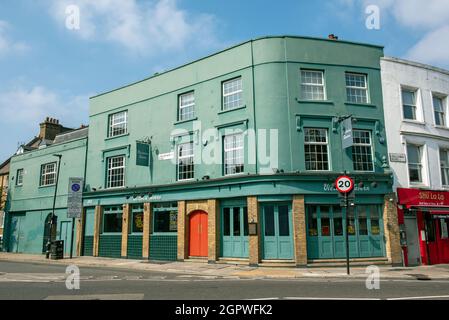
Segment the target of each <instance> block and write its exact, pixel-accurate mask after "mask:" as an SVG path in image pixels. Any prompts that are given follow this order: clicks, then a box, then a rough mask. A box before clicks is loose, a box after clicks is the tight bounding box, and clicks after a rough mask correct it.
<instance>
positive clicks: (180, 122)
mask: <svg viewBox="0 0 449 320" xmlns="http://www.w3.org/2000/svg"><path fill="white" fill-rule="evenodd" d="M195 120H198V117H195V118H192V119H187V120H179V121H176V122H175V123H174V125H175V126H176V125H178V124H182V123H186V122H191V121H195Z"/></svg>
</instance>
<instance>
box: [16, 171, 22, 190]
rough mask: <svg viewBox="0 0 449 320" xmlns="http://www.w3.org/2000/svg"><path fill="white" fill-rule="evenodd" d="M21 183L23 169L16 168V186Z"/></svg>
mask: <svg viewBox="0 0 449 320" xmlns="http://www.w3.org/2000/svg"><path fill="white" fill-rule="evenodd" d="M22 185H23V169H18V170H17V174H16V186H22Z"/></svg>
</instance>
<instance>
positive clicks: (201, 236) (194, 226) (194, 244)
mask: <svg viewBox="0 0 449 320" xmlns="http://www.w3.org/2000/svg"><path fill="white" fill-rule="evenodd" d="M207 227H208V224H207V213H206V212H204V211H195V212H193V213H191V214H190V215H189V231H190V232H189V239H190V241H189V256H191V257H207V256H208V246H207V243H208V239H207V237H208V231H207Z"/></svg>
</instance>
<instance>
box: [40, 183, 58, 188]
mask: <svg viewBox="0 0 449 320" xmlns="http://www.w3.org/2000/svg"><path fill="white" fill-rule="evenodd" d="M54 186H56V183H54V184H49V185H46V186H39V189H40V188H51V187H54Z"/></svg>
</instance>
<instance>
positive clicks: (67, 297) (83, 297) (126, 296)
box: [45, 293, 144, 300]
mask: <svg viewBox="0 0 449 320" xmlns="http://www.w3.org/2000/svg"><path fill="white" fill-rule="evenodd" d="M143 298H144V294H143V293H124V294H123V293H121V294H93V295H59V296H48V297H47V298H45V300H143Z"/></svg>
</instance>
